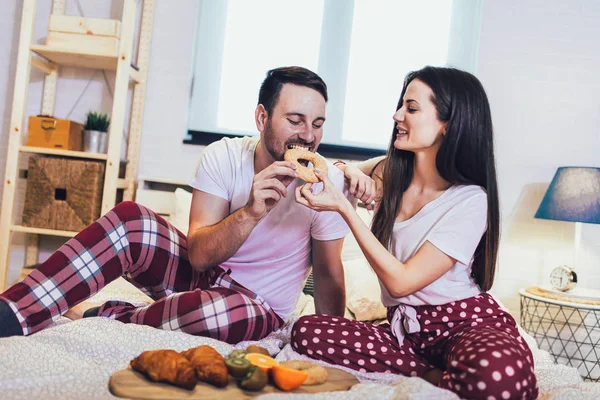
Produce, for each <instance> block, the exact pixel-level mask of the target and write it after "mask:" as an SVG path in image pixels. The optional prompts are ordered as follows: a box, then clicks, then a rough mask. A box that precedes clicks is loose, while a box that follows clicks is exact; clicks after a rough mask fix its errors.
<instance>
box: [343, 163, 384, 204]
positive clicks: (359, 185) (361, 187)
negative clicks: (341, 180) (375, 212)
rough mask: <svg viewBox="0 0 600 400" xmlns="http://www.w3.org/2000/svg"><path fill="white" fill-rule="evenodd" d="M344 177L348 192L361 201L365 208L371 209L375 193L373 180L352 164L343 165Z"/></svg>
mask: <svg viewBox="0 0 600 400" xmlns="http://www.w3.org/2000/svg"><path fill="white" fill-rule="evenodd" d="M344 177H345V178H346V182H347V184H348V191H349V192H350V194H351V195H353V196H354V197H355V198H357V199H358V200H360V201H362V202H363V204H364V205H365V206H366V208H367V210H372V209H373V208H374V206H375V203H374V201H375V195H376V194H377V185H376V184H375V181H374V180H373V179H371V177H370V176H368V175H366V174H365V173H363V172H362V171H361V170H360V168H358V167H357V166H355V165H352V164H348V165H345V168H344Z"/></svg>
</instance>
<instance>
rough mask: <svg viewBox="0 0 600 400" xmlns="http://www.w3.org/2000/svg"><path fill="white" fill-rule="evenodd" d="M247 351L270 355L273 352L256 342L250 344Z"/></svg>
mask: <svg viewBox="0 0 600 400" xmlns="http://www.w3.org/2000/svg"><path fill="white" fill-rule="evenodd" d="M246 351H247V352H248V353H258V354H263V355H265V356H269V357H270V356H271V353H269V350H267V349H265V348H264V347H260V346H257V345H254V344H252V345H250V346H248V348H247V349H246Z"/></svg>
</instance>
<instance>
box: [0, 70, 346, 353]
mask: <svg viewBox="0 0 600 400" xmlns="http://www.w3.org/2000/svg"><path fill="white" fill-rule="evenodd" d="M326 101H327V88H326V85H325V83H324V82H323V81H322V80H321V78H320V77H318V76H317V75H316V74H314V73H313V72H311V71H308V70H306V69H304V68H299V67H287V68H279V69H275V70H272V71H269V73H268V74H267V77H266V78H265V80H264V82H263V84H262V86H261V89H260V94H259V104H258V106H257V107H256V111H255V117H256V125H257V128H258V130H259V132H260V140H257V139H252V138H240V139H231V140H229V139H225V140H222V141H220V142H217V143H214V144H212V145H210V146H208V147H207V148H206V149H205V151H204V153H203V156H202V159H201V162H200V165H199V168H198V171H197V174H196V176H195V178H193V179H192V181H191V182H190V183H191V186H192V187H194V189H195V190H194V194H193V200H192V207H191V212H190V229H189V237H188V238H186V237H185V236H184V235H183V234H181V233H180V232H178V231H177V230H176V229H175V228H173V226H171V225H170V224H168V223H167V222H165V221H164V220H163V219H162V218H160V217H159V216H158V215H156V214H154V213H153V212H152V211H151V210H148V209H146V208H144V207H142V206H140V205H138V204H135V203H132V202H124V203H121V204H119V205H117V206H116V207H115V208H114V209H113V210H111V211H110V212H109V213H107V214H106V215H104V216H103V217H101V218H100V219H99V220H98V221H96V222H95V223H94V224H92V225H90V226H89V227H88V228H86V229H84V230H83V231H82V232H80V233H79V234H78V235H77V236H75V237H74V238H73V239H71V240H69V241H68V242H67V243H65V245H63V246H61V247H60V248H59V249H58V250H57V251H56V252H55V253H54V254H53V255H52V256H51V257H50V258H49V259H48V260H47V261H46V262H44V263H43V264H41V265H40V266H39V267H38V268H37V269H36V270H35V271H33V272H32V273H31V274H30V275H29V276H28V277H27V278H25V279H24V280H23V281H22V282H20V283H17V284H16V285H14V286H13V287H11V288H9V289H8V290H7V291H6V292H5V293H3V294H2V295H0V320H1V322H2V323H1V324H0V325H1V327H0V336H10V335H15V334H17V335H18V334H25V335H28V334H31V333H34V332H36V331H38V330H40V329H42V328H43V327H45V326H47V325H48V324H49V323H50V322H51V321H52V320H54V319H56V318H58V317H59V316H60V315H62V314H65V312H67V311H68V310H69V308H71V307H74V306H75V305H77V304H78V303H80V302H82V301H83V300H85V299H87V298H89V297H90V296H92V295H93V294H95V293H96V292H98V291H99V290H100V289H101V288H102V287H104V286H105V285H106V284H107V283H109V282H110V281H112V280H114V279H116V278H118V277H119V276H124V277H125V278H126V279H127V280H129V281H131V282H132V283H134V284H135V285H136V286H138V287H140V288H141V289H142V290H143V291H144V292H145V293H146V294H148V295H149V296H150V297H152V298H153V299H154V300H155V302H154V303H153V304H151V305H149V306H147V307H135V306H133V305H131V304H128V303H123V302H108V303H105V304H103V305H102V306H100V307H97V308H94V309H90V310H88V311H86V313H85V314H84V316H104V317H110V318H114V319H117V320H120V321H123V322H131V323H139V324H145V325H151V326H154V327H157V328H162V329H167V330H180V331H184V332H187V333H191V334H195V335H202V336H209V337H213V338H215V339H219V340H223V341H227V342H229V343H237V342H239V341H242V340H258V339H260V338H262V337H264V336H266V335H268V334H269V333H270V332H272V331H274V330H276V329H279V328H280V327H281V326H282V325H283V324H284V322H285V320H286V318H287V317H288V316H289V315H290V313H291V312H292V311H293V310H294V306H295V302H296V301H297V299H298V296H299V294H300V290H301V289H302V284H303V282H304V279H305V278H306V276H307V275H308V273H309V268H310V266H311V265H312V266H313V271H314V278H315V304H316V309H317V312H319V313H328V314H333V315H343V312H344V307H345V296H344V294H345V293H344V276H343V268H342V263H341V258H340V254H341V247H342V241H343V237H344V236H345V235H346V234H347V232H348V227H347V226H346V224H345V223H344V221H343V220H342V219H341V218H340V217H339V215H338V214H336V213H318V212H315V211H312V210H310V209H308V208H306V207H304V206H302V205H300V204H298V203H296V202H295V199H294V189H295V187H296V186H297V182H296V173H295V170H294V169H295V167H294V165H293V164H291V163H288V162H285V161H282V160H283V154H284V152H285V151H286V150H287V149H288V148H290V147H291V146H299V147H303V148H307V149H309V150H311V151H315V150H316V149H317V147H318V145H319V142H320V141H321V138H322V135H323V123H324V122H325V103H326ZM330 179H332V181H334V182H336V183H337V184H338V185H340V186H341V185H342V184H343V179H344V178H343V174H342V173H341V172H340V171H339V170H338V169H337V168H333V167H332V168H331V169H330Z"/></svg>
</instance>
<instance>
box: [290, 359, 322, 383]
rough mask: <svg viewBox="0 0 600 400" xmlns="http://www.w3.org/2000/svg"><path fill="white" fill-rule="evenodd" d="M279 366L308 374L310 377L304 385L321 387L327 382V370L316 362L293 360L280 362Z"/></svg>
mask: <svg viewBox="0 0 600 400" xmlns="http://www.w3.org/2000/svg"><path fill="white" fill-rule="evenodd" d="M279 365H281V366H282V367H286V368H291V369H297V370H298V371H304V372H306V373H307V374H308V376H307V377H306V380H305V381H304V383H302V385H320V384H321V383H323V382H325V381H326V380H327V370H326V369H325V368H323V367H321V366H320V365H319V364H316V363H314V362H310V361H300V360H292V361H283V362H280V363H279Z"/></svg>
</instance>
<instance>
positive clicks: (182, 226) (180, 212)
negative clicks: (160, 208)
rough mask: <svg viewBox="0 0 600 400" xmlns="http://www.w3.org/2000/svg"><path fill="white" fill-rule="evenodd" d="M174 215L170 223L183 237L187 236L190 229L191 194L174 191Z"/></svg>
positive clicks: (178, 190) (180, 189) (178, 189)
mask: <svg viewBox="0 0 600 400" xmlns="http://www.w3.org/2000/svg"><path fill="white" fill-rule="evenodd" d="M174 197H175V215H174V216H172V217H171V219H170V222H171V223H172V224H173V225H175V227H176V228H177V229H179V230H180V231H181V232H182V233H183V234H184V235H187V232H188V229H189V227H190V208H191V206H192V194H191V193H190V192H188V191H187V190H185V189H182V188H177V189H175V196H174Z"/></svg>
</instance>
